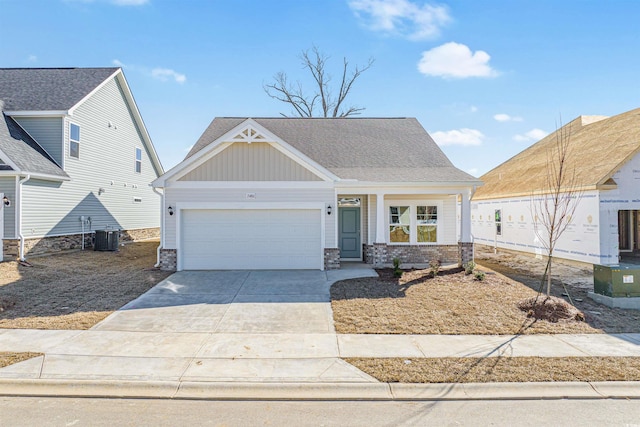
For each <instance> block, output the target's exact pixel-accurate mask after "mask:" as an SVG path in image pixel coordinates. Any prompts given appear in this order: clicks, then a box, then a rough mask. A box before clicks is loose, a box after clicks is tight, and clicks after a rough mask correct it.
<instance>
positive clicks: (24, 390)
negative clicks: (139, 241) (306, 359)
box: [0, 379, 640, 401]
mask: <svg viewBox="0 0 640 427" xmlns="http://www.w3.org/2000/svg"><path fill="white" fill-rule="evenodd" d="M0 396H49V397H102V398H137V399H185V400H189V399H193V400H301V401H302V400H368V401H371V400H380V401H385V400H386V401H390V400H411V401H417V400H426V401H442V400H527V399H640V382H633V381H628V382H627V381H612V382H593V383H588V382H548V383H466V384H465V383H455V384H407V383H249V382H186V381H183V382H180V381H115V380H62V379H52V380H42V379H0Z"/></svg>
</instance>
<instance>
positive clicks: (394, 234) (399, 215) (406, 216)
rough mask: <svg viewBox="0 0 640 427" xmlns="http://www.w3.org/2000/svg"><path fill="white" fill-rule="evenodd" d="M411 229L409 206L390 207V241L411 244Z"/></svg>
mask: <svg viewBox="0 0 640 427" xmlns="http://www.w3.org/2000/svg"><path fill="white" fill-rule="evenodd" d="M410 228H411V216H410V213H409V206H389V241H390V242H392V243H398V242H402V243H409V240H410V237H411V232H410Z"/></svg>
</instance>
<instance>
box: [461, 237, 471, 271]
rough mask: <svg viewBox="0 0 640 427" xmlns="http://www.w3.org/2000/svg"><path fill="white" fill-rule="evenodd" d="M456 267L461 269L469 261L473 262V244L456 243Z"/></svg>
mask: <svg viewBox="0 0 640 427" xmlns="http://www.w3.org/2000/svg"><path fill="white" fill-rule="evenodd" d="M458 253H459V256H458V259H459V261H458V265H459V266H460V267H462V266H463V265H465V264H466V263H468V262H469V261H473V243H470V242H459V243H458Z"/></svg>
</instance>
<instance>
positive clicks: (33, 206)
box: [0, 68, 164, 261]
mask: <svg viewBox="0 0 640 427" xmlns="http://www.w3.org/2000/svg"><path fill="white" fill-rule="evenodd" d="M0 110H1V112H0V200H2V203H0V241H1V242H2V245H0V261H2V260H3V259H4V260H8V259H15V258H20V259H24V258H25V257H26V256H27V255H36V254H42V253H48V252H54V251H59V250H64V249H72V248H81V247H83V246H86V245H90V244H91V238H92V234H93V232H94V231H95V230H101V229H108V230H122V231H121V235H122V238H123V239H133V240H135V239H144V238H148V237H158V236H159V227H160V213H159V210H160V195H159V194H158V193H156V192H154V190H153V188H152V187H151V186H150V183H151V181H153V180H154V179H156V178H158V176H160V175H162V173H163V172H164V171H163V169H162V165H161V164H160V161H159V159H158V156H157V154H156V151H155V149H154V147H153V144H152V142H151V139H150V138H149V134H148V133H147V130H146V128H145V125H144V122H143V121H142V117H141V116H140V112H139V111H138V108H137V106H136V103H135V101H134V99H133V95H132V94H131V90H130V89H129V85H128V84H127V81H126V79H125V77H124V74H123V73H122V70H121V69H120V68H0Z"/></svg>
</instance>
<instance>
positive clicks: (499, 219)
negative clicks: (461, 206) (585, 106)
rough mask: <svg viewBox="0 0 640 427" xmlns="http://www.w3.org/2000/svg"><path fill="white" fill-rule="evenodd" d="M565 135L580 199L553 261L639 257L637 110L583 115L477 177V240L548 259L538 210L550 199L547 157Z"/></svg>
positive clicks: (639, 120) (639, 117)
mask: <svg viewBox="0 0 640 427" xmlns="http://www.w3.org/2000/svg"><path fill="white" fill-rule="evenodd" d="M560 133H564V134H565V135H566V137H568V138H569V147H570V148H569V155H568V159H567V164H566V167H567V171H568V173H570V174H571V173H573V172H574V171H575V182H576V184H575V187H574V189H575V190H577V191H578V193H579V194H580V197H579V198H578V200H579V202H578V206H577V208H576V210H575V212H574V214H573V216H572V217H571V218H570V222H569V225H568V227H567V229H566V231H565V232H564V233H563V234H562V236H561V237H560V240H559V241H558V243H557V245H556V249H555V253H554V256H556V257H558V258H565V259H569V260H575V261H580V262H584V263H590V264H600V265H617V264H618V263H619V261H620V258H621V257H624V256H627V255H628V256H633V255H639V254H640V214H639V212H640V154H639V152H640V109H636V110H632V111H628V112H626V113H623V114H620V115H617V116H614V117H605V116H580V117H578V118H577V119H575V120H573V121H572V122H570V123H568V124H567V125H565V126H564V127H563V128H562V129H559V130H557V131H556V132H554V133H552V134H550V135H548V136H546V137H545V138H543V139H542V140H540V141H539V142H537V143H536V144H534V145H532V146H531V147H529V148H527V149H526V150H524V151H522V152H521V153H520V154H518V155H516V156H514V157H513V158H511V159H509V160H508V161H506V162H504V163H503V164H501V165H500V166H498V167H496V168H495V169H493V170H491V171H490V172H488V173H486V174H485V175H483V176H482V177H480V179H481V180H482V181H483V182H484V186H483V187H481V188H479V189H478V191H477V192H476V193H475V195H474V197H473V201H472V204H471V229H472V233H473V236H474V241H475V242H476V243H478V244H484V245H489V246H492V247H496V248H505V249H513V250H518V251H523V252H530V253H537V254H542V255H544V254H545V253H546V252H544V250H543V247H542V245H541V242H540V241H539V239H538V237H537V236H536V233H535V231H534V221H535V218H534V216H535V214H533V205H532V203H536V200H537V199H539V198H540V197H545V195H544V194H543V193H544V189H545V182H546V179H547V176H548V174H549V172H548V169H547V155H548V153H549V150H550V149H551V148H552V147H553V146H554V144H555V143H556V138H557V137H558V136H560Z"/></svg>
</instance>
